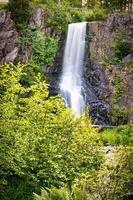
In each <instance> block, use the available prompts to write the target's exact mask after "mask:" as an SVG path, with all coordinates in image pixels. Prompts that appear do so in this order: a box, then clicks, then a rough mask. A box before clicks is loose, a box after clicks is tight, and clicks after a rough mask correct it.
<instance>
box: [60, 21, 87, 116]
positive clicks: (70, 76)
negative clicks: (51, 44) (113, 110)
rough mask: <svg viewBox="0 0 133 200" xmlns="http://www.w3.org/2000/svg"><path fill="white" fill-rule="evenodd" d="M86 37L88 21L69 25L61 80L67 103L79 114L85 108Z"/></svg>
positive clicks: (61, 89) (63, 94)
mask: <svg viewBox="0 0 133 200" xmlns="http://www.w3.org/2000/svg"><path fill="white" fill-rule="evenodd" d="M85 37H86V22H82V23H73V24H70V25H69V27H68V33H67V40H66V46H65V52H64V60H63V72H62V76H61V81H60V91H61V95H62V97H63V98H64V101H65V103H66V105H67V106H68V107H70V108H71V109H72V110H73V111H75V113H77V114H78V115H81V114H83V113H84V109H85V95H84V89H83V83H82V82H83V81H82V72H83V65H84V55H85Z"/></svg>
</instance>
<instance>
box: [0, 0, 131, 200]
mask: <svg viewBox="0 0 133 200" xmlns="http://www.w3.org/2000/svg"><path fill="white" fill-rule="evenodd" d="M0 7H1V10H3V9H6V10H9V11H10V12H11V19H12V20H13V23H15V27H16V30H17V33H18V36H17V40H16V41H15V44H17V46H18V48H19V50H18V52H19V53H18V54H19V55H24V53H25V52H26V51H27V49H28V50H29V49H30V50H31V51H30V56H29V57H28V59H27V60H24V59H23V58H22V56H18V57H17V58H16V59H15V60H14V61H12V62H8V61H7V60H6V61H2V62H1V64H0V200H131V199H132V198H133V174H132V172H133V165H132V161H133V124H132V123H130V124H128V123H127V124H126V123H125V124H124V125H123V124H122V123H121V121H122V120H123V119H124V120H125V118H124V117H125V115H126V114H125V110H124V111H123V110H122V109H121V110H120V109H117V111H116V110H115V111H116V112H115V117H116V116H117V120H116V121H117V122H116V124H115V125H117V126H115V127H111V128H110V127H109V128H108V127H107V128H105V129H104V128H102V127H95V126H94V124H93V120H92V119H91V116H89V117H88V114H86V113H87V112H88V110H89V107H88V106H87V108H86V111H85V113H84V114H83V115H81V116H80V117H77V116H76V114H75V113H74V112H73V111H72V110H71V109H70V108H68V107H66V106H65V104H64V101H63V100H62V98H61V96H60V95H59V94H56V95H51V94H50V91H49V83H48V82H47V79H46V75H45V67H49V68H50V67H51V66H53V65H54V63H55V58H56V55H57V53H58V51H59V44H60V43H59V42H60V37H61V36H62V35H63V34H65V33H66V32H67V30H68V25H69V24H70V23H76V22H83V21H87V22H90V21H96V20H98V21H101V20H104V19H106V18H107V16H108V15H111V14H112V13H121V12H125V13H128V12H129V11H132V8H133V1H132V0H87V1H81V0H9V3H8V4H1V5H0ZM36 7H40V8H41V9H43V10H44V12H45V16H44V21H45V24H46V30H50V33H49V32H48V31H47V32H45V31H42V30H41V29H40V28H39V27H31V26H30V25H29V21H30V20H29V19H30V18H31V16H32V14H33V10H34V9H35V8H36ZM0 17H1V16H0ZM2 23H3V22H2V20H0V40H1V37H2V34H1V33H2V31H1V27H2ZM13 26H14V25H13ZM4 28H5V27H4ZM118 36H119V37H118V38H116V40H115V41H114V43H113V45H112V49H113V51H114V59H113V61H112V62H109V61H108V59H107V57H106V56H105V55H104V64H105V61H106V67H108V68H109V67H110V66H111V67H112V66H113V67H114V65H116V66H117V65H121V61H122V58H123V57H124V56H127V55H128V54H130V53H132V49H131V47H130V46H129V44H128V42H127V40H126V38H125V37H124V36H123V35H122V37H121V36H120V34H119V35H118ZM0 48H2V46H1V47H0ZM129 65H130V66H128V67H129V68H128V67H127V66H126V69H132V68H133V67H132V66H133V63H132V62H130V64H129ZM111 67H110V68H109V71H111V70H112V68H111ZM118 70H119V69H118ZM122 70H123V69H122ZM114 82H115V83H114V84H116V85H117V91H116V90H115V94H114V96H115V100H116V95H117V97H120V95H121V91H122V89H121V88H120V87H119V80H118V78H116V79H115V80H114ZM116 92H117V94H116ZM114 96H113V97H114ZM113 100H114V99H113ZM113 103H114V101H113ZM123 115H124V117H123ZM115 117H114V119H115Z"/></svg>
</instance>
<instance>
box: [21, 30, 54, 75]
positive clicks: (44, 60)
mask: <svg viewBox="0 0 133 200" xmlns="http://www.w3.org/2000/svg"><path fill="white" fill-rule="evenodd" d="M18 44H19V48H20V50H21V51H22V52H23V51H25V49H26V48H27V47H29V46H31V48H32V52H31V57H30V58H29V67H32V69H33V70H34V71H36V72H42V71H43V72H44V66H46V65H52V64H53V62H54V58H55V56H56V53H57V49H58V40H57V39H55V38H53V37H50V36H46V35H44V34H43V32H41V31H40V30H38V29H37V30H34V31H33V30H31V29H30V28H27V29H24V30H23V31H21V35H20V37H19V40H18Z"/></svg>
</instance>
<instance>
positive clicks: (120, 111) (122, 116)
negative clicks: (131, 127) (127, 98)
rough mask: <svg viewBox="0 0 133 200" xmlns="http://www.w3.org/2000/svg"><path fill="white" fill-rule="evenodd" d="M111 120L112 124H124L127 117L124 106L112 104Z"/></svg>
mask: <svg viewBox="0 0 133 200" xmlns="http://www.w3.org/2000/svg"><path fill="white" fill-rule="evenodd" d="M111 117H112V122H114V124H116V125H119V124H126V123H127V119H128V110H127V108H126V107H125V106H119V105H113V107H112V110H111Z"/></svg>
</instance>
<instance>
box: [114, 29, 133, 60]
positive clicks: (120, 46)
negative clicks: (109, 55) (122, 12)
mask: <svg viewBox="0 0 133 200" xmlns="http://www.w3.org/2000/svg"><path fill="white" fill-rule="evenodd" d="M112 49H113V51H114V56H115V62H116V63H119V62H121V61H122V59H123V58H124V57H125V56H127V55H128V54H130V53H131V52H132V49H131V47H130V44H129V42H128V40H127V37H126V36H125V35H124V33H123V31H122V30H118V33H117V36H116V38H115V40H114V42H113V45H112Z"/></svg>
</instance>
